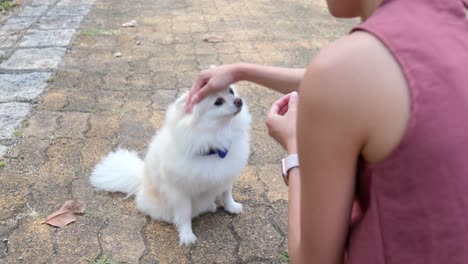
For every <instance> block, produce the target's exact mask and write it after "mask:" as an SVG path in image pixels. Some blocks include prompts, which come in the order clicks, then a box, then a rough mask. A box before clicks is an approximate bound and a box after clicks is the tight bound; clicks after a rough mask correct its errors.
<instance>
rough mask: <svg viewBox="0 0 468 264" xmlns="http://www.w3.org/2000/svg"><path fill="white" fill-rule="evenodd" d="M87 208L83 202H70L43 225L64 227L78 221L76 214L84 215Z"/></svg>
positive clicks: (50, 216) (49, 217) (76, 200)
mask: <svg viewBox="0 0 468 264" xmlns="http://www.w3.org/2000/svg"><path fill="white" fill-rule="evenodd" d="M85 208H86V204H85V203H83V202H82V201H80V200H78V199H75V200H68V201H66V202H65V203H64V204H63V205H62V207H61V208H60V210H58V211H56V212H54V213H52V214H51V215H49V216H48V217H47V219H46V220H45V221H44V222H42V224H49V225H51V226H55V227H64V226H66V225H68V224H70V223H72V222H75V221H76V217H75V215H74V214H82V213H83V212H84V210H85Z"/></svg>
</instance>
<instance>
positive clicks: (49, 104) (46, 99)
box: [37, 89, 68, 111]
mask: <svg viewBox="0 0 468 264" xmlns="http://www.w3.org/2000/svg"><path fill="white" fill-rule="evenodd" d="M67 104H68V98H67V92H66V91H64V90H56V89H54V90H52V89H48V91H47V93H45V94H43V95H42V96H41V104H40V105H39V106H38V107H37V109H38V110H49V111H59V110H63V109H64V108H65V106H66V105H67Z"/></svg>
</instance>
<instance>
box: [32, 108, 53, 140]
mask: <svg viewBox="0 0 468 264" xmlns="http://www.w3.org/2000/svg"><path fill="white" fill-rule="evenodd" d="M59 116H60V114H59V113H57V112H52V111H37V112H35V113H34V114H33V115H32V116H31V117H30V118H29V119H28V127H27V128H25V129H24V130H23V136H24V137H26V138H28V137H32V138H38V139H50V138H52V137H53V134H54V131H55V130H56V129H57V127H58V121H57V120H58V118H59Z"/></svg>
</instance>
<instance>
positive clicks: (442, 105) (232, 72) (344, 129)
mask: <svg viewBox="0 0 468 264" xmlns="http://www.w3.org/2000/svg"><path fill="white" fill-rule="evenodd" d="M467 6H468V4H467V3H466V2H465V3H463V0H431V1H427V0H412V1H406V0H329V1H328V7H329V10H330V12H331V14H332V15H334V16H336V17H356V16H359V17H361V18H362V20H363V23H362V24H361V25H359V26H358V27H356V28H355V29H354V30H353V31H352V33H351V34H349V35H348V36H345V37H343V38H341V39H339V40H337V41H335V42H334V43H332V44H331V45H329V46H328V47H326V48H324V49H323V50H322V51H321V52H320V53H319V54H318V55H317V56H316V57H315V58H314V59H313V61H312V62H311V63H310V65H309V66H308V68H307V69H306V70H300V69H283V68H274V67H264V66H258V65H249V64H234V65H226V66H221V67H218V68H214V69H209V70H205V71H202V72H201V73H200V76H199V78H198V80H197V81H196V83H195V84H194V86H193V87H192V89H191V92H190V100H189V102H188V104H187V111H190V109H191V107H193V105H194V104H195V103H197V102H198V101H200V100H202V99H203V98H204V97H205V96H206V95H207V94H209V93H211V92H214V91H217V90H220V89H224V88H226V87H227V86H228V85H229V84H231V83H235V82H237V81H240V80H246V81H251V82H254V83H257V84H260V85H263V86H265V87H268V88H271V89H274V90H276V91H279V92H282V93H289V94H288V95H286V96H284V97H283V98H281V99H280V100H278V101H277V102H275V103H274V104H273V106H272V107H271V110H270V112H269V115H268V120H267V126H268V129H269V134H270V135H271V136H272V137H273V138H275V139H276V140H277V141H278V142H279V143H280V144H281V145H282V146H283V147H284V148H285V149H286V151H287V152H288V154H295V153H298V155H299V163H300V169H299V167H294V166H292V169H290V170H289V171H288V173H287V174H288V177H287V179H289V254H290V258H291V262H292V263H343V262H345V261H346V262H347V263H468V250H466V245H468V192H467V191H466V190H467V189H468V162H467V160H468V118H467V117H466V113H467V112H468V67H467V66H466V65H465V64H466V63H467V62H468V19H467V17H466V12H467V11H466V7H467ZM460 62H461V63H460ZM296 88H298V91H299V96H297V94H296V93H290V92H292V91H294V90H296ZM298 97H299V98H300V99H299V100H298ZM298 101H299V102H298ZM296 120H297V138H296ZM298 146H299V148H298ZM354 201H356V203H354V204H355V205H356V206H355V207H354V208H353V202H354ZM353 209H356V210H353ZM357 209H360V211H361V212H360V213H359V215H357V214H354V216H357V217H354V218H353V221H351V214H352V211H354V212H358V210H357ZM351 222H352V223H351Z"/></svg>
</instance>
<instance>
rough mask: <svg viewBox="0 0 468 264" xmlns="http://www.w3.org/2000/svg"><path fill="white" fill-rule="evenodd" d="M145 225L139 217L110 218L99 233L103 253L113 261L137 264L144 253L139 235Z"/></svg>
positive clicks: (141, 217) (122, 216)
mask: <svg viewBox="0 0 468 264" xmlns="http://www.w3.org/2000/svg"><path fill="white" fill-rule="evenodd" d="M145 224H146V220H145V218H144V217H143V216H141V215H132V216H128V215H118V216H115V217H112V218H111V219H109V222H108V224H107V226H106V227H104V229H103V230H102V232H101V244H102V249H103V251H104V252H106V253H108V254H109V255H110V256H111V257H112V259H113V260H114V261H118V262H126V263H138V260H139V258H140V257H141V256H142V255H143V253H144V252H145V243H144V241H143V237H142V236H141V235H140V230H141V229H142V228H143V227H144V225H145Z"/></svg>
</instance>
